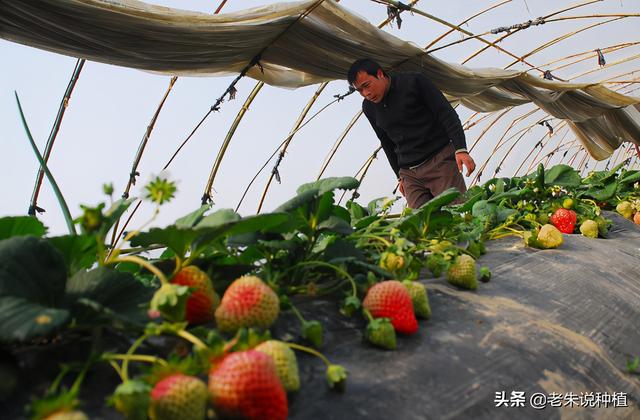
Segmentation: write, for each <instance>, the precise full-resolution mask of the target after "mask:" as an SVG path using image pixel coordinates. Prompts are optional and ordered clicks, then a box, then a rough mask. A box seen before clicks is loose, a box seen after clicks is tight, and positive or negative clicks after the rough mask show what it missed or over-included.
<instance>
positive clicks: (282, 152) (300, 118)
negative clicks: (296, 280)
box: [238, 0, 420, 213]
mask: <svg viewBox="0 0 640 420" xmlns="http://www.w3.org/2000/svg"><path fill="white" fill-rule="evenodd" d="M418 1H420V0H412V1H411V2H409V7H411V6H413V5H415V4H416V3H418ZM398 13H402V10H399V12H398ZM392 19H393V18H392V17H387V18H386V19H385V20H383V21H382V22H380V23H379V24H378V28H383V27H384V26H386V25H387V24H389V22H391V21H392ZM327 85H328V82H324V83H322V84H321V85H320V86H319V87H318V89H317V90H316V93H315V94H314V95H313V96H312V97H311V99H309V101H308V102H307V105H305V107H304V108H303V110H302V112H301V113H300V115H299V116H298V119H297V120H296V123H295V124H294V126H293V128H292V129H291V131H290V132H289V135H290V137H289V139H288V141H287V142H286V143H285V144H284V146H283V148H282V149H281V150H280V156H282V157H284V155H285V153H286V152H287V148H288V147H289V144H290V143H291V141H292V140H293V135H292V133H293V134H295V132H296V131H297V130H298V128H299V127H300V124H302V121H304V118H305V117H306V115H307V113H308V112H309V110H310V109H311V107H312V106H313V104H314V103H315V102H316V101H317V99H318V97H319V96H320V93H321V92H322V91H323V90H324V88H325V87H326V86H327ZM360 112H362V111H360ZM348 132H349V130H346V132H345V133H344V136H345V137H346V135H347V133H348ZM279 163H280V162H278V164H277V165H279ZM327 164H328V162H327ZM276 171H277V167H274V170H272V171H271V174H270V175H269V179H268V180H267V184H266V185H265V188H264V190H263V192H262V196H261V197H260V202H259V204H258V209H257V210H256V213H260V211H261V210H262V206H263V204H264V201H265V199H266V197H267V192H268V191H269V187H270V186H271V183H272V182H273V178H274V176H275V174H276ZM254 180H255V178H254ZM251 183H253V180H252V181H251ZM251 183H250V185H251ZM245 194H246V191H245ZM243 198H244V196H243ZM241 202H242V199H241V200H240V203H241ZM240 203H239V204H238V207H240Z"/></svg>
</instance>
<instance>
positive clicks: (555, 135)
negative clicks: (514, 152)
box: [513, 121, 566, 176]
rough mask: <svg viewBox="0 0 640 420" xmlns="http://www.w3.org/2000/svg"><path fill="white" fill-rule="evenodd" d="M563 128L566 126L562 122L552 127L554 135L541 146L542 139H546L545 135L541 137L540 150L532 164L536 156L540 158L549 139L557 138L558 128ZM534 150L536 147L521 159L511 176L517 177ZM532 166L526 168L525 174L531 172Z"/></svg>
mask: <svg viewBox="0 0 640 420" xmlns="http://www.w3.org/2000/svg"><path fill="white" fill-rule="evenodd" d="M563 126H566V123H565V122H564V121H563V122H561V123H559V124H557V125H556V126H555V127H553V133H554V134H552V135H551V136H549V139H548V140H547V142H546V144H542V143H541V142H542V141H543V140H544V138H545V137H546V134H545V137H542V138H541V139H540V140H539V142H540V143H541V144H540V149H539V150H538V152H537V153H536V155H535V156H534V157H533V159H532V162H533V161H535V160H536V159H537V158H538V156H540V153H542V150H544V148H545V147H546V146H547V145H548V144H549V143H550V142H551V139H553V137H557V134H558V130H559V129H560V128H562V127H563ZM565 135H566V134H565ZM536 144H538V143H536ZM536 149H537V147H534V148H533V149H531V150H530V151H529V153H528V154H527V156H525V158H524V159H522V161H521V162H520V166H518V168H517V169H516V171H515V173H514V175H513V176H517V174H518V172H520V169H522V167H523V166H524V163H525V162H526V161H527V160H529V158H530V157H531V155H532V154H533V152H534V150H536ZM532 165H533V164H531V165H530V166H529V167H528V168H527V171H526V173H529V171H530V170H531V168H532Z"/></svg>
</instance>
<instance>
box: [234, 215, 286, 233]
mask: <svg viewBox="0 0 640 420" xmlns="http://www.w3.org/2000/svg"><path fill="white" fill-rule="evenodd" d="M289 218H290V216H289V215H288V214H287V213H265V214H258V215H255V216H248V217H245V218H243V219H241V220H238V221H237V222H235V223H234V224H233V226H231V227H230V228H229V230H228V231H227V232H225V234H226V235H241V234H246V233H253V232H269V231H270V229H271V228H274V227H277V226H280V225H282V224H284V223H286V222H287V221H288V220H289Z"/></svg>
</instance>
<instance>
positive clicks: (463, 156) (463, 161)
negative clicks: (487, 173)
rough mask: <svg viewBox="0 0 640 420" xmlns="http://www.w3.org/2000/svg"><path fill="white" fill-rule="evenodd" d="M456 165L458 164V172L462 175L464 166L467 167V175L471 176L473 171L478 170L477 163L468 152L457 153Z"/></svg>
mask: <svg viewBox="0 0 640 420" xmlns="http://www.w3.org/2000/svg"><path fill="white" fill-rule="evenodd" d="M456 163H457V164H458V171H460V173H462V166H463V165H464V166H466V167H467V175H466V176H469V175H471V173H472V172H473V171H475V169H476V163H475V162H474V161H473V158H472V157H471V156H470V155H469V153H467V152H458V153H456Z"/></svg>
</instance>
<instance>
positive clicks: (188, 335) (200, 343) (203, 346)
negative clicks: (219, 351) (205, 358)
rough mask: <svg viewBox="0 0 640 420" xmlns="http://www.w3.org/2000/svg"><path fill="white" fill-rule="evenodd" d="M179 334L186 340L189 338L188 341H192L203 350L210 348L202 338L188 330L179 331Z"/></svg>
mask: <svg viewBox="0 0 640 420" xmlns="http://www.w3.org/2000/svg"><path fill="white" fill-rule="evenodd" d="M178 336H180V337H182V338H184V339H185V340H187V341H188V342H190V343H191V344H193V345H194V346H196V347H198V348H200V349H202V350H206V349H208V348H209V347H207V345H206V344H204V342H203V341H202V340H200V339H199V338H198V337H196V336H195V335H193V334H191V333H190V332H188V331H185V330H182V331H179V332H178Z"/></svg>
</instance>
